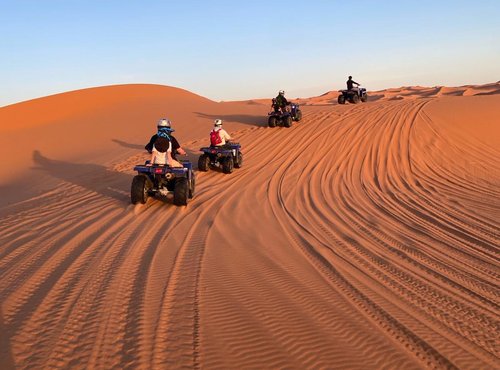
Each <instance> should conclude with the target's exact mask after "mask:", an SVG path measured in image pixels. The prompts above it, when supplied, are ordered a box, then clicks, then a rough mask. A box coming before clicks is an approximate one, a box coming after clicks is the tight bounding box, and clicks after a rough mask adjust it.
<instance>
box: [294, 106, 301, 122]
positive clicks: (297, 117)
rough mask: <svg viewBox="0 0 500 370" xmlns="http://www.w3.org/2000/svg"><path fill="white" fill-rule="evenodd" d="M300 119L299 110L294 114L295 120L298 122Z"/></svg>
mask: <svg viewBox="0 0 500 370" xmlns="http://www.w3.org/2000/svg"><path fill="white" fill-rule="evenodd" d="M301 119H302V111H301V110H300V109H299V110H298V111H297V113H295V120H296V121H297V122H299V121H300V120H301Z"/></svg>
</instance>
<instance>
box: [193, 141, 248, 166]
mask: <svg viewBox="0 0 500 370" xmlns="http://www.w3.org/2000/svg"><path fill="white" fill-rule="evenodd" d="M200 151H202V152H203V154H202V155H200V158H198V170H199V171H203V172H206V171H208V170H209V169H210V167H215V168H217V167H219V168H222V172H224V173H232V172H233V169H234V168H241V166H242V165H243V153H242V152H241V145H240V144H239V143H234V142H228V143H226V145H224V146H221V147H217V146H207V147H203V148H200Z"/></svg>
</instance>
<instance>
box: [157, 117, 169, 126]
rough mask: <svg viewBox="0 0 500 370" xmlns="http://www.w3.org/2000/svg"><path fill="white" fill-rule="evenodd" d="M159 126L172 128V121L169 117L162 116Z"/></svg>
mask: <svg viewBox="0 0 500 370" xmlns="http://www.w3.org/2000/svg"><path fill="white" fill-rule="evenodd" d="M158 128H172V123H171V122H170V120H169V119H168V118H162V119H160V120H159V121H158Z"/></svg>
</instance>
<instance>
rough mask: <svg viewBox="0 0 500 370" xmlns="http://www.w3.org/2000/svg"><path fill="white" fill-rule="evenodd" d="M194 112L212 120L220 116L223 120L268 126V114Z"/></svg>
mask: <svg viewBox="0 0 500 370" xmlns="http://www.w3.org/2000/svg"><path fill="white" fill-rule="evenodd" d="M193 113H195V114H197V115H198V117H201V118H208V119H210V120H215V119H217V118H219V119H221V120H222V121H231V122H238V123H243V124H245V125H252V126H258V127H266V126H267V114H266V115H262V116H253V115H249V114H222V115H216V114H206V113H201V112H193Z"/></svg>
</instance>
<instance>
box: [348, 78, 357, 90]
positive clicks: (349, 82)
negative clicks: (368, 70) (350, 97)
mask: <svg viewBox="0 0 500 370" xmlns="http://www.w3.org/2000/svg"><path fill="white" fill-rule="evenodd" d="M346 83H347V90H354V91H355V90H356V89H357V88H354V86H353V85H356V86H359V84H358V83H357V82H356V81H354V80H353V79H352V76H349V78H348V80H347V82H346Z"/></svg>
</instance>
